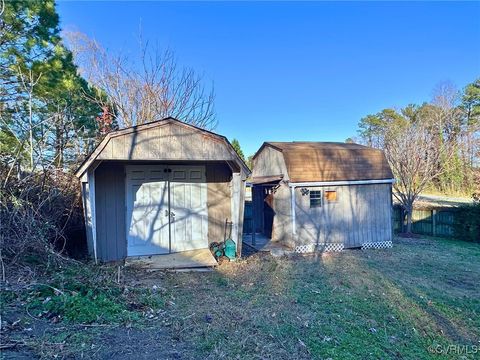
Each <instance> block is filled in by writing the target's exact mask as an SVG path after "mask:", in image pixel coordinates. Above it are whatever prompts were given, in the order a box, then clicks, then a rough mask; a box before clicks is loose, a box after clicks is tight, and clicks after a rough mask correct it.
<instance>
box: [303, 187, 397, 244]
mask: <svg viewBox="0 0 480 360" xmlns="http://www.w3.org/2000/svg"><path fill="white" fill-rule="evenodd" d="M307 189H308V190H322V197H323V204H322V206H321V207H315V208H310V196H309V194H305V195H302V188H296V189H295V204H296V206H295V213H296V234H297V240H296V243H297V244H311V243H315V244H319V245H322V244H324V243H343V244H344V246H345V248H349V247H359V246H361V245H362V244H363V243H366V242H379V241H390V240H392V202H391V185H390V184H371V185H348V186H328V187H311V188H307ZM325 190H334V191H337V201H336V202H332V203H327V202H326V201H325V199H324V194H323V191H325Z"/></svg>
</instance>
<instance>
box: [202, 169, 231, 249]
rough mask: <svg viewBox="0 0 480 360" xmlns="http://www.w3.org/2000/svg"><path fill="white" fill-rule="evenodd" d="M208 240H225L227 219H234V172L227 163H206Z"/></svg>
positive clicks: (210, 241)
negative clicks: (232, 208)
mask: <svg viewBox="0 0 480 360" xmlns="http://www.w3.org/2000/svg"><path fill="white" fill-rule="evenodd" d="M206 175H207V207H208V241H209V243H212V242H218V241H223V238H224V232H225V220H226V219H228V221H232V212H231V194H230V181H231V178H232V172H231V170H230V168H229V167H228V166H227V165H226V164H225V163H218V164H208V163H207V165H206Z"/></svg>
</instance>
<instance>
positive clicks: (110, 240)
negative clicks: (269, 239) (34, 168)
mask: <svg viewBox="0 0 480 360" xmlns="http://www.w3.org/2000/svg"><path fill="white" fill-rule="evenodd" d="M249 174H250V171H249V169H248V167H247V166H246V165H245V163H244V162H243V161H242V159H241V158H240V157H239V156H238V155H237V153H236V152H235V150H234V149H233V147H232V146H231V144H230V143H229V141H228V140H227V139H226V138H225V137H224V136H221V135H218V134H215V133H212V132H210V131H206V130H204V129H200V128H197V127H195V126H192V125H188V124H185V123H183V122H181V121H178V120H176V119H173V118H167V119H164V120H160V121H155V122H151V123H148V124H143V125H139V126H133V127H130V128H126V129H122V130H118V131H113V132H111V133H109V134H108V135H107V136H106V137H105V138H104V139H103V141H102V142H101V143H100V144H99V145H98V146H97V147H96V149H95V150H94V151H93V152H92V153H91V154H90V155H89V156H88V157H87V159H86V160H85V161H84V162H83V164H82V165H81V166H80V167H79V169H78V170H77V172H76V175H77V176H78V177H79V178H80V180H81V185H82V196H83V202H84V209H85V221H86V227H87V242H88V249H89V253H90V254H91V256H92V257H94V258H95V259H96V260H100V261H113V260H121V259H125V258H126V257H133V256H151V255H166V254H173V253H184V252H188V251H190V252H191V251H195V250H202V249H208V248H209V244H210V243H211V242H213V241H215V242H218V241H223V240H224V235H225V223H226V222H227V221H228V222H232V223H233V226H232V234H231V236H232V238H233V240H234V241H235V242H236V244H237V251H238V254H240V253H241V244H242V242H241V239H242V225H243V208H244V194H245V179H246V178H247V176H249ZM159 258H160V261H161V259H162V257H159ZM164 259H165V257H164Z"/></svg>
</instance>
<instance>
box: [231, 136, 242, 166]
mask: <svg viewBox="0 0 480 360" xmlns="http://www.w3.org/2000/svg"><path fill="white" fill-rule="evenodd" d="M232 146H233V148H234V149H235V151H236V152H237V154H238V156H240V157H241V158H242V160H243V161H245V155H244V154H243V151H242V148H241V146H240V143H239V142H238V140H237V139H233V140H232Z"/></svg>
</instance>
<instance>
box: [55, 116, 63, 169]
mask: <svg viewBox="0 0 480 360" xmlns="http://www.w3.org/2000/svg"><path fill="white" fill-rule="evenodd" d="M55 117H56V121H55V146H54V147H55V162H54V163H55V167H56V168H57V169H61V168H62V167H63V150H64V143H63V140H64V139H63V137H64V131H63V120H62V116H61V115H59V114H57V115H56V116H55Z"/></svg>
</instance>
